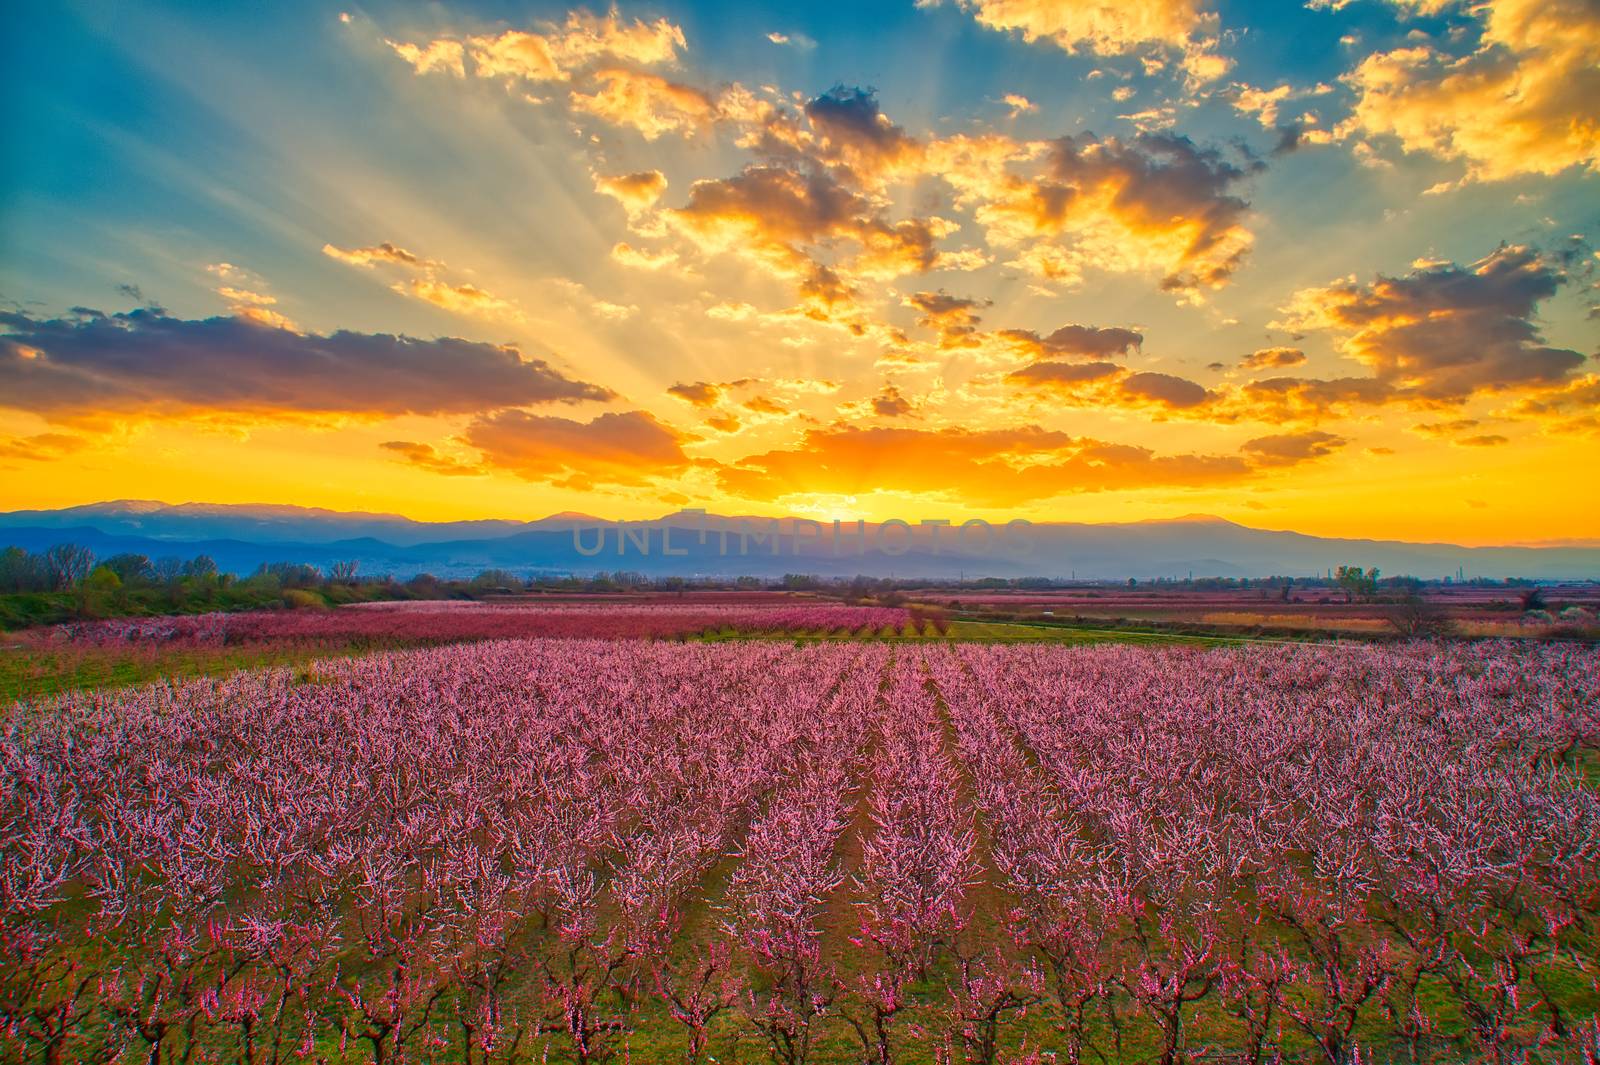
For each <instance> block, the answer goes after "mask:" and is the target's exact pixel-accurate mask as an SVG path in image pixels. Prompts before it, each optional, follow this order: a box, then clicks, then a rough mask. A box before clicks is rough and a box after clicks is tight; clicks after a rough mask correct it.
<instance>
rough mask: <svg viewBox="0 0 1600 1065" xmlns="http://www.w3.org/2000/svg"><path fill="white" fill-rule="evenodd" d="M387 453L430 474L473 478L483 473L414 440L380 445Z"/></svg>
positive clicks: (430, 445) (479, 469) (471, 464)
mask: <svg viewBox="0 0 1600 1065" xmlns="http://www.w3.org/2000/svg"><path fill="white" fill-rule="evenodd" d="M378 446H379V447H381V448H383V449H384V450H385V451H389V452H392V453H394V454H395V455H398V456H399V458H400V461H402V462H404V463H406V464H407V465H409V466H416V467H419V468H421V469H424V470H427V471H428V472H430V473H442V474H444V475H445V476H447V477H472V476H477V475H479V474H481V473H483V472H484V471H483V469H482V468H480V467H478V466H476V465H474V464H473V463H470V462H462V461H461V460H460V459H456V458H451V457H450V456H449V455H444V454H441V453H440V452H438V451H436V450H434V447H433V445H432V444H420V443H417V442H415V441H412V440H389V441H386V442H384V443H382V444H379V445H378Z"/></svg>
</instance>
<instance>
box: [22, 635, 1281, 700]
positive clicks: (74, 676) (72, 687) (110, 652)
mask: <svg viewBox="0 0 1600 1065" xmlns="http://www.w3.org/2000/svg"><path fill="white" fill-rule="evenodd" d="M696 639H701V640H707V641H722V640H774V639H779V640H802V641H817V640H857V641H859V640H868V639H870V640H891V641H895V642H943V641H947V640H956V641H974V642H992V643H1013V642H1029V643H1033V642H1044V643H1061V644H1079V643H1082V644H1092V643H1107V642H1115V643H1131V644H1150V645H1167V646H1172V645H1176V646H1216V645H1230V644H1238V643H1242V642H1246V640H1247V638H1245V637H1238V636H1222V637H1219V636H1198V635H1187V634H1185V635H1177V634H1168V633H1161V632H1148V631H1137V630H1128V629H1096V628H1082V627H1077V626H1072V625H1064V624H1060V623H1025V622H999V621H969V620H957V621H952V622H950V624H949V627H948V629H947V631H946V632H945V633H944V634H942V635H941V634H938V633H936V632H933V631H932V630H931V629H925V630H924V631H923V632H922V633H915V634H914V633H911V632H909V631H907V632H901V633H897V634H886V633H876V634H873V635H870V636H867V635H861V634H847V633H801V634H793V633H791V634H786V635H773V634H747V633H738V632H734V631H731V630H729V631H724V632H720V633H708V634H704V635H702V636H700V637H696ZM1271 642H1285V641H1271ZM405 646H408V645H402V644H393V645H391V644H377V645H375V644H373V643H372V642H371V641H363V642H358V643H347V644H331V645H323V646H316V647H304V646H292V647H285V646H273V645H270V644H268V645H262V646H238V647H199V648H197V647H192V646H185V647H175V648H169V647H161V646H159V645H150V646H144V647H73V646H63V647H60V648H49V649H34V648H26V649H25V648H17V647H0V702H9V701H12V700H16V699H34V698H41V697H48V696H53V695H61V694H65V693H68V692H74V691H97V690H106V689H115V688H125V687H129V686H131V685H136V684H148V683H151V682H152V681H158V680H163V679H172V680H186V679H190V678H194V677H209V676H224V675H227V674H229V673H233V672H236V671H238V670H242V669H257V668H262V667H268V666H287V665H298V664H304V663H309V662H314V661H317V660H318V659H322V658H343V657H349V656H352V655H361V654H369V653H373V652H377V651H386V650H401V649H403V648H404V647H405Z"/></svg>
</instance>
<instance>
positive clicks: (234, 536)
mask: <svg viewBox="0 0 1600 1065" xmlns="http://www.w3.org/2000/svg"><path fill="white" fill-rule="evenodd" d="M68 540H70V541H74V542H77V543H82V544H84V545H86V546H88V547H90V548H91V549H93V550H94V551H95V552H96V554H98V555H101V556H105V555H109V554H114V553H116V552H119V551H134V552H139V553H142V554H147V555H150V556H151V557H159V556H162V555H180V556H190V555H194V554H197V553H202V552H203V553H205V554H209V555H211V556H212V557H213V558H215V559H216V560H217V563H218V564H219V565H220V566H222V567H223V568H224V569H228V570H232V571H235V572H248V571H250V570H253V569H254V568H255V567H256V566H258V565H260V564H261V563H263V562H273V561H291V562H308V563H311V564H313V565H317V566H323V567H326V566H327V565H329V564H330V563H332V562H335V561H340V560H349V559H354V560H356V561H358V562H359V563H360V565H361V572H363V573H392V574H394V575H395V576H398V577H407V576H410V575H412V574H415V573H418V572H423V571H427V572H431V573H435V574H438V575H440V576H461V575H470V574H472V573H476V572H477V571H478V570H481V569H486V568H503V569H509V570H512V571H514V572H517V573H534V572H538V573H582V574H587V573H592V572H594V571H596V570H619V569H622V570H635V571H638V572H642V573H647V574H651V575H683V576H697V575H699V576H710V575H716V576H732V575H740V574H753V575H760V576H776V575H779V574H782V573H787V572H803V573H815V574H820V575H843V576H848V575H853V574H856V573H868V574H873V575H879V576H887V575H894V576H903V577H909V576H929V577H933V576H938V577H954V576H957V575H962V574H964V575H965V576H967V577H969V578H971V577H980V576H1002V577H1017V576H1045V577H1078V578H1116V579H1122V578H1127V577H1140V578H1148V577H1158V576H1162V577H1184V576H1188V575H1190V574H1191V573H1192V574H1193V575H1194V576H1196V577H1200V576H1230V577H1238V576H1268V575H1275V574H1276V575H1291V576H1305V575H1311V574H1322V573H1325V572H1326V571H1327V570H1328V569H1330V568H1332V567H1335V566H1339V565H1345V564H1351V565H1355V564H1359V565H1362V566H1377V567H1378V568H1379V569H1380V570H1382V571H1383V572H1384V573H1386V574H1412V575H1416V576H1421V577H1442V576H1445V575H1454V574H1455V573H1456V572H1457V569H1458V567H1459V568H1460V569H1461V570H1463V571H1465V573H1466V575H1467V576H1469V577H1470V576H1487V577H1507V576H1517V577H1531V578H1537V579H1541V580H1559V579H1596V578H1600V548H1596V547H1593V546H1549V547H1476V548H1471V547H1459V546H1455V545H1452V544H1418V543H1404V542H1400V541H1392V540H1352V539H1330V538H1325V537H1317V536H1307V535H1305V534H1302V533H1296V532H1277V531H1269V530H1264V529H1252V528H1249V527H1247V526H1243V525H1238V524H1235V523H1233V522H1229V521H1224V520H1222V519H1220V518H1214V517H1208V516H1204V515H1195V516H1191V517H1187V518H1181V519H1177V520H1166V521H1149V522H1131V523H1119V524H1098V525H1097V524H1082V523H1051V524H1038V525H1032V526H1028V527H1026V528H1018V529H1016V530H1014V531H1010V532H1006V531H1004V530H1001V529H999V528H996V529H994V530H991V531H990V532H989V533H987V534H985V533H983V532H982V530H979V529H974V530H970V531H968V532H966V533H963V532H962V531H961V530H958V529H955V528H953V527H943V528H938V529H935V528H932V527H927V526H923V527H917V528H911V527H907V526H903V525H899V524H896V523H884V524H880V525H872V524H866V525H860V526H858V525H857V524H855V523H843V524H841V525H840V526H839V528H838V529H837V531H836V530H835V528H834V526H833V525H832V524H831V523H816V522H808V521H805V520H804V519H792V518H786V519H781V520H777V521H776V522H774V521H773V520H772V519H761V518H740V517H729V516H721V515H701V514H698V513H696V512H679V513H676V514H670V515H667V516H665V517H663V518H662V519H660V520H658V521H656V522H649V523H627V524H626V525H624V526H622V527H621V528H620V530H619V527H618V525H616V524H615V523H608V522H602V521H600V520H599V519H596V518H591V517H588V516H587V515H582V514H558V515H551V516H549V517H547V518H542V519H539V520H537V521H511V520H503V521H502V520H487V521H468V522H421V521H414V520H412V519H409V518H404V517H400V516H398V515H393V514H363V513H342V512H336V511H329V510H317V509H310V508H301V507H291V506H242V505H227V504H201V503H188V504H182V505H179V506H168V505H166V504H161V503H149V502H138V501H118V502H112V503H96V504H92V505H89V506H82V507H70V508H66V509H64V510H46V511H37V510H36V511H15V512H12V513H9V514H0V543H9V544H17V545H19V546H22V547H26V548H28V549H30V550H40V549H42V548H44V547H48V546H49V545H50V544H53V543H58V542H62V541H68Z"/></svg>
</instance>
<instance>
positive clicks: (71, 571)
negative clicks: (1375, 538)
mask: <svg viewBox="0 0 1600 1065" xmlns="http://www.w3.org/2000/svg"><path fill="white" fill-rule="evenodd" d="M359 571H360V566H359V564H358V563H356V562H354V561H349V562H337V563H334V564H333V565H331V566H329V567H328V568H327V569H326V570H323V569H321V568H319V567H317V566H312V565H308V564H306V563H302V562H272V563H267V564H264V565H261V566H259V567H257V568H256V570H255V572H253V573H251V574H249V575H246V576H241V575H238V574H233V573H228V572H225V571H223V570H221V569H220V568H219V567H218V566H217V563H216V562H215V560H213V559H212V558H211V557H210V556H208V555H203V554H201V555H195V556H193V557H191V558H183V557H180V556H176V555H173V556H164V557H161V558H150V557H148V556H146V555H142V554H132V553H127V554H117V555H111V556H108V557H106V558H97V557H96V556H95V554H94V552H93V551H91V550H90V549H89V548H87V547H84V546H82V545H80V544H73V543H64V544H56V545H54V546H52V547H50V548H48V549H46V550H44V551H38V552H30V551H26V550H24V549H23V548H20V547H7V548H5V549H4V550H3V551H0V627H3V628H7V629H11V628H18V627H22V626H27V625H43V624H55V623H57V622H61V621H68V620H72V619H75V618H85V617H119V616H127V615H140V614H168V613H203V612H207V611H214V610H221V611H228V610H251V609H261V608H269V607H288V608H298V609H314V608H321V607H328V606H335V605H339V604H342V603H357V602H373V601H378V600H389V599H480V598H492V597H495V596H505V595H523V594H534V593H565V594H605V593H612V594H614V593H618V592H626V593H633V594H641V593H643V594H657V595H660V594H678V595H682V594H687V593H688V592H690V591H760V590H779V591H798V592H810V593H813V594H818V595H822V596H827V597H830V598H837V599H841V600H844V601H846V602H866V601H873V602H880V603H884V604H887V605H894V604H897V603H899V602H902V601H904V600H905V599H907V598H910V597H913V596H914V595H915V593H919V592H921V593H929V592H945V593H949V592H956V591H962V590H976V591H1019V592H1027V591H1048V590H1053V589H1070V588H1104V589H1113V588H1126V589H1134V590H1139V589H1145V590H1151V591H1198V592H1221V591H1241V590H1251V591H1255V592H1256V593H1257V594H1258V595H1259V596H1260V597H1261V598H1279V599H1283V600H1288V599H1290V598H1291V596H1293V595H1298V594H1300V593H1302V592H1311V591H1312V590H1321V591H1324V592H1327V593H1330V594H1333V595H1342V596H1343V597H1344V598H1346V599H1347V600H1349V599H1353V598H1359V599H1367V600H1370V599H1375V598H1376V599H1390V598H1408V597H1412V596H1415V595H1416V594H1417V593H1418V592H1419V591H1421V590H1422V589H1423V588H1425V587H1426V588H1442V587H1448V586H1450V585H1451V584H1455V585H1457V586H1461V587H1469V588H1517V589H1524V590H1529V589H1534V588H1535V586H1534V583H1533V582H1532V581H1527V580H1521V579H1516V578H1511V579H1507V580H1503V581H1493V580H1488V579H1483V578H1478V579H1473V580H1467V581H1456V582H1452V581H1449V580H1448V579H1447V580H1445V581H1426V582H1425V581H1421V580H1418V579H1416V578H1413V577H1382V578H1380V576H1379V574H1378V571H1377V570H1376V569H1367V570H1363V569H1362V568H1361V567H1359V566H1341V567H1339V569H1338V572H1337V573H1332V574H1331V575H1330V576H1329V577H1327V578H1316V577H1199V578H1188V579H1173V578H1158V579H1155V580H1148V581H1139V580H1136V579H1129V580H1127V581H1093V580H1066V579H1061V578H1050V577H1021V578H999V577H981V578H975V579H970V580H956V579H944V580H939V579H926V578H901V579H892V578H884V577H871V576H866V575H857V576H854V577H820V576H816V575H812V574H803V573H787V574H784V575H783V576H782V577H779V578H777V579H765V578H760V577H731V578H730V577H717V578H690V577H649V576H646V575H644V574H642V573H637V572H633V571H628V570H615V571H610V572H607V571H600V572H596V573H593V574H590V575H587V576H577V575H559V574H556V575H552V574H540V573H527V574H518V573H515V572H512V571H510V570H506V569H485V570H483V571H481V572H479V573H478V574H477V575H476V576H474V577H472V578H470V579H459V578H441V577H435V576H433V575H432V574H428V573H421V574H417V575H416V576H414V577H411V578H409V579H407V580H404V581H401V580H397V579H395V578H394V577H392V576H390V575H387V574H382V575H366V574H362V573H360V572H359ZM1521 598H1522V599H1523V600H1533V601H1531V602H1530V601H1524V602H1522V603H1521V604H1520V605H1521V606H1522V607H1523V608H1524V609H1526V608H1529V607H1531V606H1535V605H1540V604H1537V602H1536V600H1537V594H1535V595H1533V596H1529V595H1528V594H1527V593H1526V591H1524V593H1522V595H1521Z"/></svg>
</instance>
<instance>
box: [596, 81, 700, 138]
mask: <svg viewBox="0 0 1600 1065" xmlns="http://www.w3.org/2000/svg"><path fill="white" fill-rule="evenodd" d="M594 78H595V81H597V82H598V83H599V84H598V87H597V88H596V89H595V91H594V92H592V93H581V92H574V93H572V94H571V95H570V96H569V97H568V99H569V100H570V101H571V103H572V107H573V109H574V110H576V111H581V112H584V113H586V114H591V115H594V116H595V117H597V118H600V119H604V120H605V121H606V122H609V123H611V124H612V125H614V126H626V127H628V128H630V129H635V130H638V132H639V134H640V135H641V136H642V137H644V139H645V140H647V141H653V140H655V139H656V138H657V137H660V136H662V135H663V134H666V133H683V134H685V135H688V134H691V133H694V132H696V131H698V130H700V129H703V128H704V127H705V126H706V125H707V124H709V123H710V122H711V121H712V120H713V119H714V118H715V117H716V114H717V105H716V102H715V101H714V100H712V98H711V97H710V96H708V95H707V94H706V93H704V92H701V91H700V90H699V89H696V88H694V87H692V86H689V85H684V84H681V83H679V82H675V81H669V80H668V79H666V78H663V77H661V76H660V75H659V74H651V73H647V72H644V71H638V70H630V69H628V68H626V67H616V68H611V69H607V70H600V71H597V72H596V73H595V75H594Z"/></svg>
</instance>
